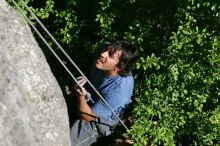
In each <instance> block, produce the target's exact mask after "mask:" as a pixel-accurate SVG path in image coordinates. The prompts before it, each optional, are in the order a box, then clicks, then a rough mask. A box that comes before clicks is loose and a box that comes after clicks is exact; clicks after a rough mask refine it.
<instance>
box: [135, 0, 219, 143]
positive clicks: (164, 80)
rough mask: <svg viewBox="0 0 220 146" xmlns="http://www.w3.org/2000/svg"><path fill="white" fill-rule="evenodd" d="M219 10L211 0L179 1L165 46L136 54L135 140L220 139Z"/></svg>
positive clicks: (201, 141)
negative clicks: (147, 53)
mask: <svg viewBox="0 0 220 146" xmlns="http://www.w3.org/2000/svg"><path fill="white" fill-rule="evenodd" d="M219 10H220V5H217V4H216V3H212V4H211V3H210V2H197V3H196V2H194V1H193V0H189V1H188V3H187V4H184V5H183V4H181V5H180V7H179V9H178V13H177V16H176V17H177V22H178V25H179V26H178V29H177V31H176V32H173V33H172V35H171V37H170V38H169V43H168V47H167V49H166V50H164V51H163V52H162V53H161V54H159V55H157V56H156V55H155V54H154V53H152V55H150V56H148V57H146V58H144V57H142V58H141V59H140V61H139V63H138V64H137V65H138V66H137V67H138V68H139V69H141V70H142V71H143V72H145V73H144V77H143V76H142V79H141V81H140V82H139V83H138V85H137V86H138V87H137V88H136V92H138V93H141V94H137V95H139V96H138V97H135V98H136V100H137V104H136V106H135V109H134V111H133V113H134V118H135V123H134V125H133V126H132V129H131V133H132V136H133V137H134V138H135V140H136V141H137V143H136V145H147V144H149V145H175V144H178V143H181V144H183V145H214V144H218V145H219V144H220V135H219V131H220V121H219V118H220V116H219V108H220V105H219V96H220V90H219V85H220V64H219V63H220V44H219V39H220V37H219V31H218V30H219V28H218V26H219Z"/></svg>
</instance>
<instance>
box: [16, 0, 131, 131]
mask: <svg viewBox="0 0 220 146" xmlns="http://www.w3.org/2000/svg"><path fill="white" fill-rule="evenodd" d="M20 1H21V2H22V3H23V5H24V6H25V8H26V9H27V10H28V11H29V12H30V14H31V15H32V16H33V17H34V18H35V19H36V21H37V22H38V23H39V24H40V25H41V27H42V28H43V29H44V31H45V32H46V33H47V34H48V35H49V36H50V38H51V39H52V40H53V41H54V43H55V44H56V45H57V46H58V47H59V49H60V50H61V51H62V52H63V54H64V55H65V56H66V57H67V58H68V60H69V61H70V62H71V63H72V65H73V66H74V67H75V68H76V69H77V70H78V71H79V73H80V74H81V75H82V76H83V77H84V78H85V79H86V80H87V82H88V84H89V85H90V86H91V87H92V88H93V90H94V91H95V92H96V93H97V95H98V96H99V97H100V98H101V100H103V102H104V103H105V104H106V105H107V106H108V108H109V109H110V110H111V111H112V113H113V114H114V115H115V116H116V118H117V119H118V120H119V121H120V123H121V124H122V125H123V126H124V127H125V129H126V130H127V131H129V129H128V128H127V126H126V125H125V124H124V122H123V121H122V120H121V119H120V118H119V116H118V115H117V114H116V113H115V112H114V110H113V109H112V108H111V106H110V105H109V104H108V103H107V102H106V101H105V99H104V98H103V97H102V95H101V94H100V93H99V92H98V91H97V90H96V88H95V87H94V86H93V85H92V83H91V82H90V81H89V80H88V78H87V77H86V76H85V75H84V74H83V72H82V71H81V70H80V69H79V67H78V66H77V65H76V64H75V62H74V61H73V60H72V59H71V58H70V57H69V55H68V54H67V53H66V52H65V51H64V49H63V48H62V47H61V46H60V44H59V43H58V42H57V41H56V39H55V38H54V37H53V36H52V35H51V33H50V32H49V31H48V30H47V28H46V27H45V26H44V25H43V24H42V23H41V21H40V20H39V19H38V18H37V16H36V15H35V14H34V13H33V12H32V10H31V9H30V8H29V6H28V5H27V4H26V3H25V2H24V1H23V0H20ZM12 2H13V3H14V5H15V6H16V7H17V9H18V10H19V12H20V13H21V14H22V15H23V16H24V17H25V19H26V20H27V21H28V22H29V24H30V25H31V27H32V28H33V29H34V30H35V31H36V32H37V34H38V35H39V36H40V38H41V39H42V40H43V41H44V43H45V44H46V45H47V47H48V48H49V49H50V51H51V52H52V53H53V55H54V56H55V57H56V58H57V59H58V61H59V62H60V63H61V64H62V66H63V67H64V68H65V69H66V71H67V72H68V73H69V74H70V76H71V77H72V78H73V79H74V81H75V82H76V83H77V84H78V82H77V80H76V78H75V77H74V76H73V75H72V73H71V72H70V71H69V69H68V68H67V67H66V66H65V64H64V63H63V62H62V60H61V59H60V58H59V57H58V55H57V54H56V53H55V52H54V51H53V49H52V48H51V47H50V45H49V44H48V43H47V41H46V40H45V39H44V37H43V36H42V35H41V33H40V32H39V31H38V30H37V28H36V27H35V26H34V25H33V24H32V22H31V21H30V19H29V18H27V17H26V16H25V14H24V13H23V12H22V10H21V8H20V7H19V6H18V4H17V2H15V1H14V0H12Z"/></svg>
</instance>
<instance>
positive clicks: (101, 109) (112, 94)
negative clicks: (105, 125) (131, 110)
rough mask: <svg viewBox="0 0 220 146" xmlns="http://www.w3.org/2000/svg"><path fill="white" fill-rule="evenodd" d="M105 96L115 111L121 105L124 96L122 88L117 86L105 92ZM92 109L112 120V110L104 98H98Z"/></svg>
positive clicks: (99, 115) (100, 115)
mask: <svg viewBox="0 0 220 146" xmlns="http://www.w3.org/2000/svg"><path fill="white" fill-rule="evenodd" d="M103 98H104V99H105V101H106V102H107V103H108V105H109V106H110V107H111V108H112V110H113V111H116V110H117V109H118V108H120V107H121V104H122V96H121V93H120V88H116V89H115V90H111V91H109V92H107V93H105V94H103ZM92 111H93V112H94V113H95V114H96V116H98V117H102V118H105V119H107V120H111V115H112V111H111V109H110V108H109V107H108V106H107V105H106V103H105V102H104V101H103V100H102V99H98V100H97V101H96V103H95V104H94V105H93V106H92Z"/></svg>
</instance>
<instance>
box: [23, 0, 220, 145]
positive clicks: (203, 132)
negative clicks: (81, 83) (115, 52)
mask: <svg viewBox="0 0 220 146" xmlns="http://www.w3.org/2000/svg"><path fill="white" fill-rule="evenodd" d="M27 2H28V4H29V5H30V6H31V8H32V9H33V10H34V12H35V13H36V14H37V16H38V17H39V18H40V19H41V20H42V21H43V23H44V24H45V25H46V27H47V28H48V29H49V31H50V32H52V34H53V36H54V37H55V38H56V39H57V40H58V42H60V43H61V45H62V46H63V47H64V48H65V50H66V51H67V53H68V54H69V55H70V56H71V57H72V58H73V60H74V61H75V62H76V63H77V64H78V65H79V66H80V68H81V69H83V70H84V72H87V71H88V69H89V67H90V66H91V61H92V59H91V57H90V56H91V55H92V54H93V53H94V51H95V49H96V47H97V45H98V44H99V43H100V42H102V41H104V40H109V39H122V38H124V39H127V40H129V41H130V42H132V43H133V44H134V45H135V46H136V47H137V48H139V49H140V59H139V61H138V62H137V64H136V70H135V74H136V87H135V94H134V101H133V107H134V110H133V118H134V123H133V125H132V127H131V130H130V134H131V136H132V138H133V139H134V140H135V144H134V145H136V146H139V145H140V146H142V145H170V146H172V145H177V144H182V145H220V132H219V131H220V114H219V113H220V104H219V103H220V101H219V97H220V89H219V88H220V87H219V85H220V33H219V32H220V2H219V0H213V1H211V2H209V1H208V0H185V1H181V0H171V1H163V0H158V1H151V0H140V1H135V0H129V1H123V0H117V1H116V0H101V1H95V0H90V1H80V0H64V1H58V0H46V1H43V0H38V1H36V0H29V1H27ZM22 8H23V9H24V7H22ZM26 14H28V13H27V12H26ZM36 26H37V27H38V28H40V27H39V26H38V25H37V24H36ZM46 38H48V37H47V36H46ZM48 41H49V42H50V44H51V45H52V46H53V47H55V46H54V45H53V43H52V42H51V41H50V40H49V39H48ZM39 43H40V45H42V42H41V41H39ZM42 48H45V46H43V45H42ZM43 50H44V52H45V54H46V56H47V59H48V61H49V63H50V64H51V68H52V69H53V71H54V74H55V75H56V77H57V79H58V81H59V82H60V84H61V87H63V86H65V85H66V84H69V82H72V80H69V79H68V76H67V75H65V74H64V73H65V70H62V67H61V66H60V65H59V63H57V62H56V61H54V60H55V58H53V56H52V55H51V54H50V53H49V51H47V49H43ZM56 51H57V52H58V54H61V53H60V52H59V50H56ZM62 60H63V61H64V62H65V63H66V64H67V65H69V63H68V61H67V60H66V59H65V58H63V57H62Z"/></svg>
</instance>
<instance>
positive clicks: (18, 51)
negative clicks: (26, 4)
mask: <svg viewBox="0 0 220 146" xmlns="http://www.w3.org/2000/svg"><path fill="white" fill-rule="evenodd" d="M0 131H1V132H0V146H69V145H70V136H69V133H70V131H69V119H68V113H67V107H66V103H65V100H64V97H63V95H62V91H61V89H60V87H59V85H58V83H57V81H56V79H55V77H54V76H53V74H52V72H51V70H50V68H49V65H48V64H47V61H46V59H45V56H44V54H43V52H42V51H41V49H40V48H39V46H38V44H37V42H36V41H35V39H34V37H33V35H32V32H31V30H30V28H29V26H28V25H27V23H26V22H25V20H24V18H23V17H22V16H21V15H20V14H19V13H18V12H16V11H15V10H14V9H13V8H11V7H9V6H8V4H7V3H6V2H5V0H0Z"/></svg>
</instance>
